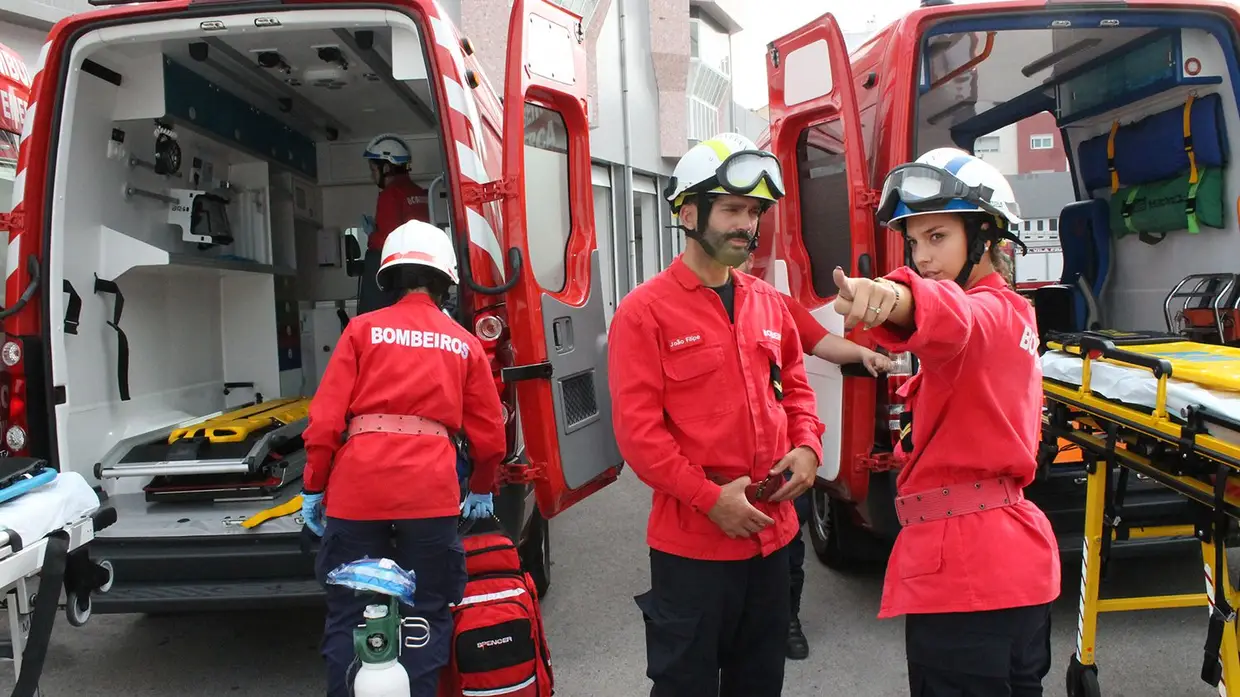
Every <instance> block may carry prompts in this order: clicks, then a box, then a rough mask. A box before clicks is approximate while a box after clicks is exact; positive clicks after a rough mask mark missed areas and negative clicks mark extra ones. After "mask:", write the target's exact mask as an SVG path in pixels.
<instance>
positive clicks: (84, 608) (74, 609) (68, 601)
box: [65, 591, 90, 627]
mask: <svg viewBox="0 0 1240 697" xmlns="http://www.w3.org/2000/svg"><path fill="white" fill-rule="evenodd" d="M65 617H66V618H68V620H69V624H71V625H73V626H74V627H81V626H83V625H85V624H86V622H87V621H88V620H90V594H89V593H78V592H77V591H69V592H68V593H67V594H66V595H65Z"/></svg>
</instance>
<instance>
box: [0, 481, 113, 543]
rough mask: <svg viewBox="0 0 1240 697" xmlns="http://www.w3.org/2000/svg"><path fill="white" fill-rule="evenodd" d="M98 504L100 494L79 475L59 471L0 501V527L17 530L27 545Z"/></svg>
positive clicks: (97, 506) (96, 508)
mask: <svg viewBox="0 0 1240 697" xmlns="http://www.w3.org/2000/svg"><path fill="white" fill-rule="evenodd" d="M98 508H99V495H98V494H96V493H95V491H94V490H93V489H91V488H90V484H88V483H86V479H85V478H84V477H83V476H82V475H80V474H78V473H77V472H61V473H59V474H57V475H56V478H55V479H53V480H52V481H50V482H48V483H47V484H44V485H43V486H41V487H38V488H37V489H33V490H31V491H28V492H26V493H25V494H23V495H21V496H18V497H17V498H15V499H13V500H12V501H6V502H4V503H0V529H4V528H8V529H9V530H12V531H14V532H16V533H17V534H18V535H20V536H21V539H22V544H23V545H28V544H30V543H31V542H34V541H35V540H38V539H40V538H42V537H43V536H44V535H47V534H48V533H50V532H52V531H53V530H57V529H59V528H62V527H64V526H66V525H68V524H69V523H72V522H74V521H77V520H80V519H82V518H83V517H85V516H87V515H89V514H91V513H93V512H95V511H96V510H98Z"/></svg>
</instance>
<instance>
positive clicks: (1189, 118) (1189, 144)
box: [1184, 94, 1197, 184]
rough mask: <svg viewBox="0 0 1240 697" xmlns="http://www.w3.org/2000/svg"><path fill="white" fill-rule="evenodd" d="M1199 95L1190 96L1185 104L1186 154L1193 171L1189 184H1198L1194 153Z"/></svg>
mask: <svg viewBox="0 0 1240 697" xmlns="http://www.w3.org/2000/svg"><path fill="white" fill-rule="evenodd" d="M1196 98H1197V95H1195V94H1190V95H1188V101H1186V102H1184V152H1186V153H1188V164H1189V166H1190V167H1191V168H1192V171H1191V172H1190V173H1189V175H1188V183H1189V184H1196V183H1197V155H1196V153H1194V152H1193V100H1194V99H1196Z"/></svg>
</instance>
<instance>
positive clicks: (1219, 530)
mask: <svg viewBox="0 0 1240 697" xmlns="http://www.w3.org/2000/svg"><path fill="white" fill-rule="evenodd" d="M1047 348H1048V349H1049V350H1048V351H1047V352H1046V353H1045V354H1043V356H1042V373H1043V392H1044V395H1045V397H1046V408H1045V410H1044V414H1043V437H1044V438H1045V439H1050V438H1054V439H1061V440H1066V441H1068V442H1070V443H1072V444H1074V445H1076V446H1079V447H1080V449H1081V452H1082V455H1083V458H1084V460H1085V462H1086V472H1087V493H1086V504H1085V533H1084V547H1083V550H1082V560H1081V602H1080V612H1079V617H1078V624H1077V645H1076V652H1075V654H1074V655H1073V657H1072V660H1071V661H1070V662H1069V666H1068V675H1067V686H1068V694H1069V695H1071V696H1076V695H1080V696H1090V697H1092V696H1096V695H1099V694H1101V693H1100V691H1099V687H1098V671H1097V665H1096V663H1095V641H1096V632H1097V622H1098V613H1100V612H1118V611H1130V610H1152V609H1162V608H1182V607H1207V606H1208V607H1209V608H1210V611H1209V612H1210V614H1209V625H1208V631H1207V637H1206V642H1205V648H1204V654H1205V655H1204V660H1203V665H1202V671H1201V678H1202V680H1204V681H1205V682H1207V683H1209V684H1210V685H1212V686H1215V687H1217V688H1218V689H1219V693H1220V694H1226V693H1227V692H1228V691H1232V692H1234V691H1236V690H1240V654H1238V653H1237V652H1238V651H1240V645H1238V643H1237V625H1236V615H1235V612H1234V611H1233V609H1232V608H1234V607H1236V602H1237V600H1236V594H1235V592H1234V591H1233V590H1232V586H1231V582H1230V580H1229V579H1228V574H1227V564H1226V559H1225V554H1224V549H1225V547H1226V545H1227V543H1228V542H1229V541H1231V540H1234V538H1235V536H1234V534H1233V530H1234V525H1235V521H1236V520H1237V519H1240V349H1237V348H1233V347H1228V346H1218V345H1211V344H1200V343H1196V342H1191V341H1185V340H1184V338H1183V337H1181V336H1177V335H1172V334H1162V333H1154V332H1114V331H1095V332H1083V333H1075V334H1063V335H1052V336H1051V337H1049V338H1048V341H1047ZM1113 471H1118V475H1117V476H1116V477H1115V479H1116V483H1114V484H1113V483H1112V482H1111V479H1112V477H1111V476H1110V474H1111V472H1113ZM1130 472H1132V473H1136V474H1137V475H1138V476H1141V477H1144V478H1148V479H1149V480H1151V481H1153V482H1156V483H1158V484H1160V485H1162V486H1164V487H1167V488H1168V489H1171V490H1172V491H1175V492H1177V493H1179V494H1180V495H1182V496H1184V497H1186V498H1187V499H1188V500H1189V501H1190V502H1193V503H1192V504H1190V506H1189V509H1188V510H1189V511H1190V513H1189V514H1188V516H1187V517H1186V520H1185V521H1184V523H1183V524H1179V525H1165V526H1157V527H1147V528H1132V527H1130V526H1127V525H1125V524H1124V522H1123V511H1122V506H1123V496H1124V489H1125V486H1126V483H1127V479H1128V474H1129V473H1130ZM1177 537H1178V538H1188V537H1193V538H1196V539H1198V540H1200V544H1201V553H1202V559H1203V562H1204V569H1205V582H1206V583H1205V592H1203V593H1190V594H1180V595H1161V596H1150V597H1130V598H1100V597H1099V596H1100V580H1101V571H1102V567H1103V565H1104V564H1105V562H1106V559H1107V557H1108V554H1109V551H1110V546H1111V543H1112V541H1113V540H1116V539H1124V538H1128V539H1136V538H1177ZM1228 688H1231V690H1228Z"/></svg>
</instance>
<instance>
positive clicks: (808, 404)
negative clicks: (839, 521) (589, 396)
mask: <svg viewBox="0 0 1240 697" xmlns="http://www.w3.org/2000/svg"><path fill="white" fill-rule="evenodd" d="M666 195H667V198H668V201H669V202H670V203H671V207H672V211H673V213H675V214H676V216H677V220H678V223H679V227H680V228H681V229H682V230H684V232H685V237H686V249H685V251H684V253H683V254H682V255H681V256H679V257H678V258H677V259H676V260H675V261H673V262H672V264H671V266H670V267H669V268H668V269H666V270H664V271H663V272H662V273H660V274H659V275H657V276H655V277H654V278H652V279H650V280H648V281H646V282H645V283H642V284H641V285H640V286H638V287H637V288H635V289H634V290H633V291H632V292H631V293H629V294H628V295H627V296H625V298H624V299H623V300H622V301H621V302H620V305H619V307H617V308H616V314H615V317H614V318H613V320H612V325H611V330H610V333H609V346H608V366H609V371H610V387H611V393H612V399H613V410H612V413H613V421H614V427H615V432H616V438H617V440H618V442H619V445H620V451H621V453H622V454H623V455H624V459H625V461H626V462H627V463H628V464H629V466H630V467H631V468H632V469H633V471H634V472H635V473H636V474H637V476H638V477H639V478H640V479H641V480H642V481H644V482H646V483H647V484H648V485H650V487H651V488H652V489H654V499H653V505H652V508H651V512H650V519H649V524H648V530H647V543H648V544H649V546H650V548H651V549H650V585H651V588H650V590H649V591H648V592H646V593H643V594H641V595H639V596H637V597H636V598H635V600H636V601H637V605H638V607H639V608H640V609H641V612H642V614H643V616H644V618H645V627H646V655H647V669H646V675H647V676H648V677H649V678H650V679H651V680H652V681H653V682H654V687H653V689H652V691H651V695H652V697H698V696H701V697H707V696H709V697H717V696H718V695H744V696H745V697H777V696H778V695H780V694H781V691H782V689H783V680H784V660H785V658H784V644H785V642H784V637H785V636H786V635H787V631H788V621H789V598H788V584H789V575H788V569H789V563H788V553H789V552H788V543H789V542H791V540H792V538H793V537H794V536H795V535H796V529H797V516H796V511H795V510H793V505H792V500H793V499H795V498H796V497H797V496H799V495H800V494H801V493H802V492H804V491H805V490H806V489H807V488H808V487H809V486H810V485H811V484H812V483H813V482H814V478H815V476H816V472H817V468H818V464H819V461H820V459H821V456H822V432H823V426H822V423H821V422H820V421H819V420H818V418H817V416H816V415H815V402H814V394H813V392H812V391H810V389H809V384H808V382H807V381H806V377H805V369H804V362H803V358H802V354H801V346H800V343H799V339H798V336H797V330H796V325H795V323H794V322H793V320H792V316H791V315H790V314H789V312H788V309H787V308H786V307H784V304H783V302H782V301H781V300H780V297H779V293H778V292H777V291H776V290H775V289H774V288H772V287H771V286H770V285H768V284H767V283H765V282H764V281H761V280H758V279H756V278H753V277H751V276H748V275H746V274H743V273H738V272H736V271H734V268H733V267H736V266H738V265H739V264H740V263H741V262H743V261H744V260H745V258H746V256H748V252H749V244H750V242H751V241H752V240H753V238H754V236H755V235H756V234H757V225H758V217H759V216H760V215H761V213H762V211H764V210H765V209H766V208H767V207H768V206H770V205H771V204H773V203H774V202H775V201H777V200H778V199H779V198H780V197H781V196H782V195H783V180H782V178H781V173H780V168H779V162H778V161H777V160H776V159H775V158H774V156H773V155H771V154H770V153H768V152H764V151H760V150H758V149H757V148H756V147H755V146H754V144H753V143H752V142H750V141H749V140H748V139H746V138H744V137H743V136H740V135H737V134H732V133H726V134H722V135H719V136H716V137H714V138H711V139H710V140H706V141H703V142H701V143H699V144H698V145H696V146H694V148H693V149H691V150H690V151H689V152H688V153H687V154H686V155H685V156H684V157H683V158H682V159H681V161H680V162H679V163H678V164H677V166H676V170H675V172H674V174H673V176H672V180H671V184H670V186H669V188H668V191H667V193H666ZM786 471H791V472H792V476H791V478H790V479H789V480H788V481H785V479H784V472H786Z"/></svg>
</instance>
